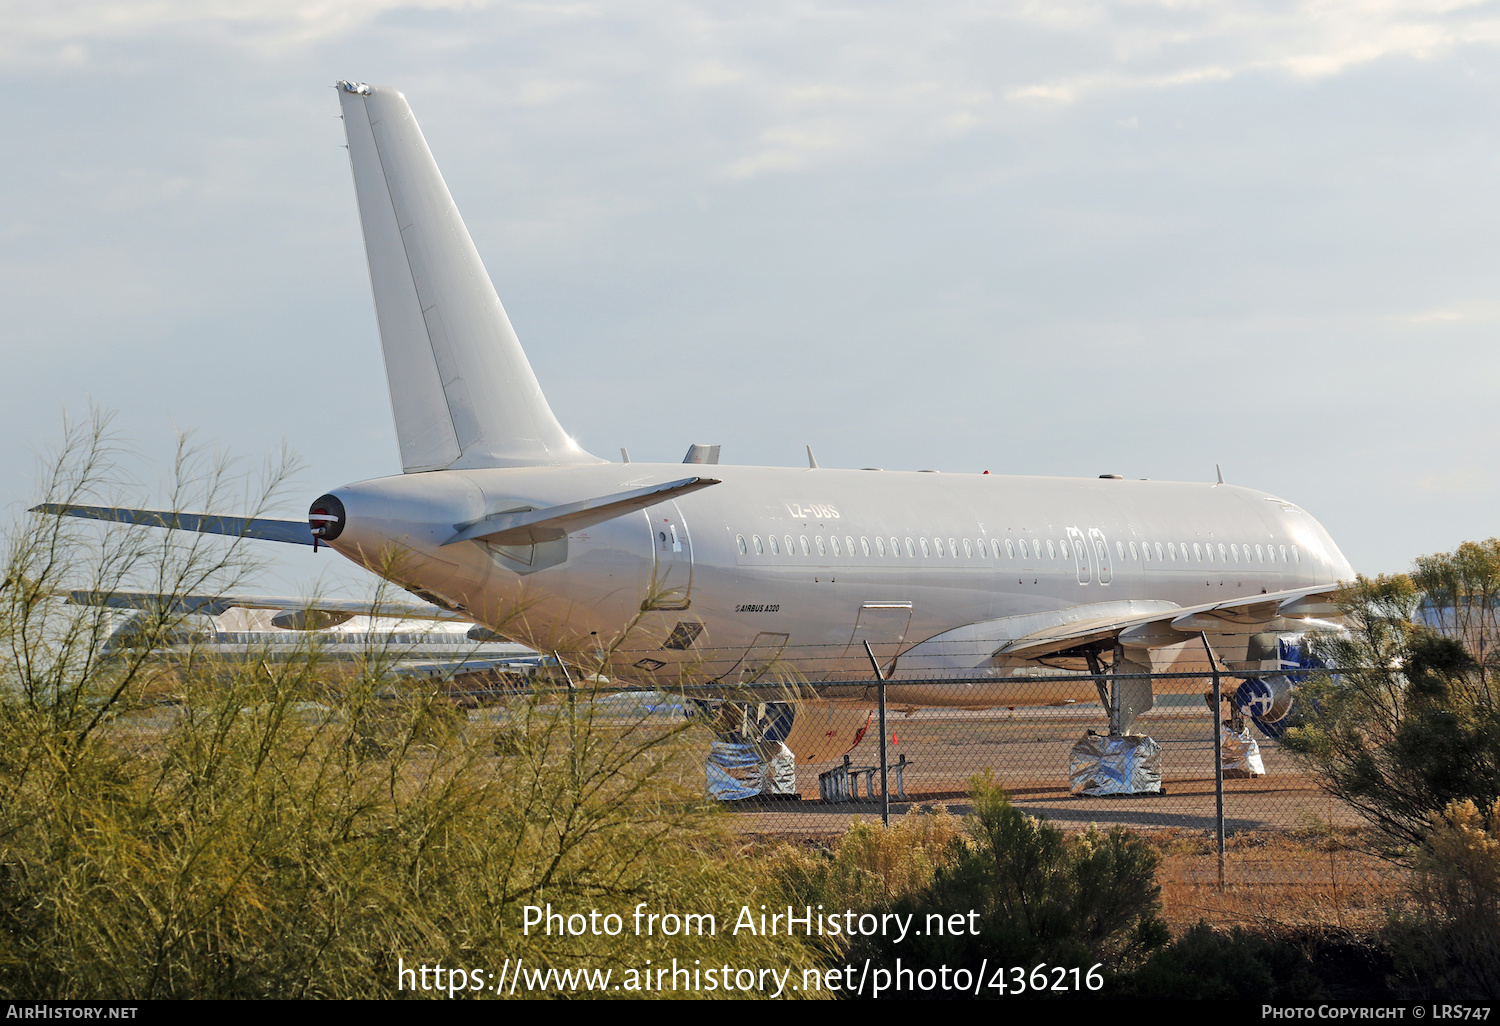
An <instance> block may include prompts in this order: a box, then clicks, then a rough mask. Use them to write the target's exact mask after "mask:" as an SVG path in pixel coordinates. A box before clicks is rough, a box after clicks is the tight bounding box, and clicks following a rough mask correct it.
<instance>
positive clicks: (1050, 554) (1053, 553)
mask: <svg viewBox="0 0 1500 1026" xmlns="http://www.w3.org/2000/svg"><path fill="white" fill-rule="evenodd" d="M1047 558H1048V559H1056V558H1057V549H1055V548H1054V547H1053V545H1052V539H1051V538H1048V539H1047Z"/></svg>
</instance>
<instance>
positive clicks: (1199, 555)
mask: <svg viewBox="0 0 1500 1026" xmlns="http://www.w3.org/2000/svg"><path fill="white" fill-rule="evenodd" d="M1193 559H1194V560H1196V561H1197V562H1199V563H1201V562H1203V547H1202V546H1200V545H1199V544H1198V543H1197V542H1193Z"/></svg>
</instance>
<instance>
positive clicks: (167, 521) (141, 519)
mask: <svg viewBox="0 0 1500 1026" xmlns="http://www.w3.org/2000/svg"><path fill="white" fill-rule="evenodd" d="M31 512H32V513H52V514H55V515H57V516H62V517H82V518H83V519H85V520H108V521H110V522H112V523H117V524H141V525H144V526H146V527H165V528H167V529H168V530H169V531H197V532H198V533H200V534H225V535H228V536H230V537H231V538H259V539H261V540H263V541H276V542H287V543H289V544H292V545H311V544H312V543H313V534H312V528H311V527H309V526H308V525H307V521H306V520H272V519H270V518H267V517H221V516H213V515H210V514H207V513H178V512H176V511H174V510H165V509H129V508H127V507H125V506H79V505H75V504H73V503H66V502H44V503H42V504H41V505H40V506H33V507H31Z"/></svg>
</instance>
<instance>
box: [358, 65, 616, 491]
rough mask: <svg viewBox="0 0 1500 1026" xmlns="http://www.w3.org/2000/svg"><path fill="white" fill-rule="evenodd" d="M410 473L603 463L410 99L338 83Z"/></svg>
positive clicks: (399, 430)
mask: <svg viewBox="0 0 1500 1026" xmlns="http://www.w3.org/2000/svg"><path fill="white" fill-rule="evenodd" d="M339 102H340V103H341V105H342V106H343V111H344V130H345V132H346V133H347V135H348V139H349V162H350V164H351V165H352V166H353V169H354V190H355V192H356V194H357V195H358V198H359V217H360V222H361V224H362V225H363V226H364V234H365V252H366V254H367V255H368V257H369V260H370V285H371V288H372V289H373V290H374V293H375V313H376V316H377V318H378V319H379V322H380V343H381V347H382V348H383V349H384V352H385V372H386V380H387V382H388V384H389V385H390V390H391V408H392V410H393V412H394V413H395V416H396V436H397V438H398V439H399V440H400V443H401V465H402V468H403V469H404V470H405V471H406V473H408V474H413V473H417V472H418V471H424V470H442V469H472V468H478V467H518V466H539V465H547V464H561V463H602V462H604V461H603V460H600V459H598V458H597V457H595V456H591V455H589V454H588V453H586V452H584V451H583V450H582V449H581V448H579V447H578V444H577V443H576V442H574V441H573V440H572V439H571V438H569V437H568V436H567V434H566V433H565V432H564V431H563V429H562V425H561V424H559V423H558V422H557V418H556V417H555V416H553V414H552V408H551V407H550V406H548V405H547V400H546V397H545V396H543V395H542V388H541V386H540V385H539V384H538V383H537V380H536V375H535V374H534V373H532V370H531V364H530V363H529V362H527V360H526V354H525V353H524V352H522V350H521V343H520V341H519V340H518V339H517V338H516V333H515V329H513V328H512V327H511V326H510V318H509V317H507V316H506V315H505V308H504V307H502V306H501V305H500V298H499V297H498V296H497V295H495V287H494V285H492V284H491V283H490V277H489V275H488V274H487V273H486V272H485V269H484V264H483V262H482V261H481V260H480V259H479V252H478V250H476V249H475V248H474V242H473V240H471V239H470V238H469V232H468V229H466V228H465V227H464V223H463V219H462V218H460V217H459V214H458V208H457V207H456V206H454V203H453V197H452V196H451V195H449V193H448V186H447V185H446V184H445V183H444V181H443V176H442V174H441V173H440V172H439V171H438V167H437V163H436V162H435V161H434V160H433V159H432V152H431V151H430V150H429V149H428V148H427V140H425V139H424V138H422V131H421V129H419V128H418V127H417V122H416V119H415V118H414V117H412V113H411V108H410V107H408V106H407V104H406V97H404V96H402V95H401V94H400V93H398V92H396V91H395V90H394V89H377V88H374V87H372V86H367V85H363V84H357V83H353V82H340V83H339Z"/></svg>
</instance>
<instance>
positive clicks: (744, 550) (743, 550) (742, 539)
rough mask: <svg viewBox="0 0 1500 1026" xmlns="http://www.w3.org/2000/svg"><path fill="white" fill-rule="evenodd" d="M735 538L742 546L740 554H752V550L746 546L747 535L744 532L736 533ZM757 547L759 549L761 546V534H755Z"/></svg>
mask: <svg viewBox="0 0 1500 1026" xmlns="http://www.w3.org/2000/svg"><path fill="white" fill-rule="evenodd" d="M734 540H735V542H736V544H738V545H739V547H740V555H742V556H746V555H749V554H750V550H749V549H747V548H745V536H744V535H743V534H737V535H735V536H734ZM755 547H756V549H757V550H759V548H760V535H756V536H755Z"/></svg>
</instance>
